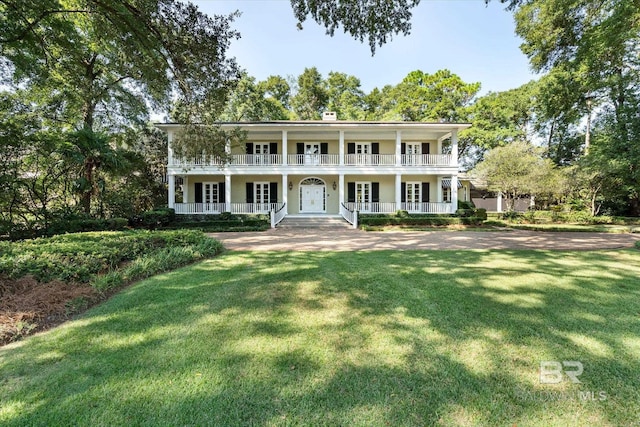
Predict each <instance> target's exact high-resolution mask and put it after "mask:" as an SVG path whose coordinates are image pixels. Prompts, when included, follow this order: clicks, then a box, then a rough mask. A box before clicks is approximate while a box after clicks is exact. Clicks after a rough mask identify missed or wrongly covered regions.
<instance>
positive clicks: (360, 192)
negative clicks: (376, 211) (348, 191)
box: [356, 182, 371, 212]
mask: <svg viewBox="0 0 640 427" xmlns="http://www.w3.org/2000/svg"><path fill="white" fill-rule="evenodd" d="M356 203H357V206H358V210H360V211H361V212H370V211H371V183H370V182H356Z"/></svg>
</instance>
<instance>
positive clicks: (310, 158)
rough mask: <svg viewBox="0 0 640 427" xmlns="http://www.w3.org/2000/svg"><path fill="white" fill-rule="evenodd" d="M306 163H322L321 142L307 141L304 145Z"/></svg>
mask: <svg viewBox="0 0 640 427" xmlns="http://www.w3.org/2000/svg"><path fill="white" fill-rule="evenodd" d="M304 164H305V165H317V164H320V144H319V143H306V144H305V145H304Z"/></svg>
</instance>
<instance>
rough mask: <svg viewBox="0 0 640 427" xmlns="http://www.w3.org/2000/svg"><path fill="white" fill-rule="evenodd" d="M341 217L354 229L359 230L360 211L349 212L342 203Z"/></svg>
mask: <svg viewBox="0 0 640 427" xmlns="http://www.w3.org/2000/svg"><path fill="white" fill-rule="evenodd" d="M340 215H341V216H342V218H344V219H345V220H347V222H348V223H349V224H351V225H352V226H353V228H358V211H354V210H349V208H347V207H346V206H345V204H344V203H340Z"/></svg>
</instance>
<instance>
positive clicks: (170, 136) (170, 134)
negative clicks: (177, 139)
mask: <svg viewBox="0 0 640 427" xmlns="http://www.w3.org/2000/svg"><path fill="white" fill-rule="evenodd" d="M167 141H168V142H167V149H168V150H169V152H168V153H167V163H168V164H169V165H172V164H173V148H171V142H172V141H173V132H171V131H169V132H168V134H167Z"/></svg>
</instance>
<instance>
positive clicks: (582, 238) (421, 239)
mask: <svg viewBox="0 0 640 427" xmlns="http://www.w3.org/2000/svg"><path fill="white" fill-rule="evenodd" d="M210 236H212V237H214V238H216V239H218V240H220V241H221V242H222V243H223V244H224V246H225V247H226V248H227V249H230V250H243V251H245V250H246V251H289V250H290V251H358V250H383V249H396V250H409V249H553V250H594V249H616V248H629V247H632V246H633V244H634V242H636V241H638V240H640V235H637V234H612V233H584V232H573V233H561V232H537V231H524V230H513V231H427V232H416V231H413V232H412V231H407V232H404V231H385V232H366V231H361V230H349V229H331V228H317V229H306V230H282V229H281V230H278V229H275V230H269V231H265V232H248V233H211V234H210Z"/></svg>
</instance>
